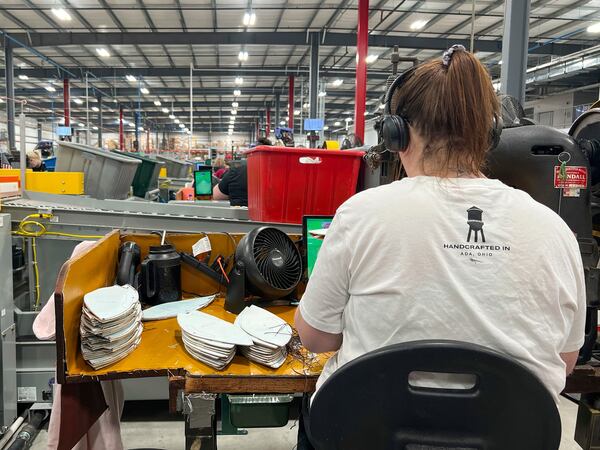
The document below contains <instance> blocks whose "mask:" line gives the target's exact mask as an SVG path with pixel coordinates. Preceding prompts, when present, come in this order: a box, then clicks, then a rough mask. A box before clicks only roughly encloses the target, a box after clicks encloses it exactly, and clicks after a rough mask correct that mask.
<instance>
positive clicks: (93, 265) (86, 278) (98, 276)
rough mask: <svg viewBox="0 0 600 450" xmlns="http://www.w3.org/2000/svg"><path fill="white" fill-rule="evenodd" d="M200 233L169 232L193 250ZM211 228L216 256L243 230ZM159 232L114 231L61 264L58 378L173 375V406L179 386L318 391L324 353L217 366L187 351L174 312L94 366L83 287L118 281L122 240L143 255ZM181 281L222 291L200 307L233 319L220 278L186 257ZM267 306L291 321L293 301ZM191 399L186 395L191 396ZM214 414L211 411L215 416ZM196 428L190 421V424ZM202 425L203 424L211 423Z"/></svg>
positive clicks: (191, 287) (199, 290) (200, 291)
mask: <svg viewBox="0 0 600 450" xmlns="http://www.w3.org/2000/svg"><path fill="white" fill-rule="evenodd" d="M203 236H206V234H198V235H168V236H167V240H168V242H169V243H171V244H173V245H174V246H175V247H176V248H177V250H179V251H182V250H183V251H187V252H190V249H191V247H192V244H194V243H195V242H196V241H197V240H198V239H200V238H201V237H203ZM208 236H209V239H210V241H211V246H212V257H211V259H212V258H214V257H215V256H216V255H222V256H224V257H227V256H229V255H231V254H232V253H233V252H234V251H235V246H236V244H237V242H238V241H239V239H240V238H241V235H229V234H225V233H210V234H208ZM159 239H160V238H159V237H158V236H156V235H121V234H120V233H119V232H118V231H115V232H112V233H110V234H108V235H107V236H106V237H105V238H103V239H101V240H100V241H98V242H97V243H96V244H95V245H94V246H93V247H91V248H90V249H89V250H87V251H86V252H84V253H82V254H80V255H79V256H77V257H75V258H72V259H70V260H69V261H67V262H66V263H65V264H64V266H63V267H62V269H61V271H60V274H59V277H58V281H57V285H56V293H55V307H56V328H57V330H56V344H57V346H56V347H57V379H58V382H59V383H61V384H66V385H70V384H74V383H85V382H92V381H98V380H111V379H124V378H136V377H149V376H169V380H170V393H171V395H170V397H171V408H172V409H173V408H174V406H175V404H176V397H177V395H178V393H179V392H180V391H183V392H184V394H186V395H188V396H194V395H195V394H198V395H199V397H198V398H192V400H193V401H196V402H202V401H205V400H206V397H205V394H206V393H210V394H213V397H211V398H210V399H209V400H208V401H209V402H210V401H212V402H213V403H214V394H223V393H262V394H265V393H273V394H275V393H277V394H283V393H303V392H312V391H314V388H315V382H316V379H317V378H318V375H319V374H320V372H321V369H322V366H323V363H324V362H325V360H326V358H325V357H323V356H321V357H320V358H317V359H313V360H310V362H307V360H306V358H298V357H292V356H291V355H290V356H288V359H287V361H286V362H285V363H284V364H283V366H281V367H280V368H279V369H270V368H267V367H265V366H262V365H260V364H256V363H253V362H250V361H248V360H247V359H246V358H245V357H243V356H239V355H238V356H236V357H235V358H234V359H233V361H232V363H231V364H229V365H228V366H227V367H226V368H225V369H224V370H221V371H217V370H215V369H213V368H211V367H209V366H207V365H205V364H203V363H201V362H199V361H197V360H195V359H194V358H192V357H191V356H190V355H189V354H188V353H187V352H186V351H185V348H184V346H183V343H182V340H181V332H180V330H179V326H178V324H177V320H176V319H175V318H173V319H166V320H159V321H151V322H145V323H144V331H143V333H142V339H141V343H140V345H139V346H138V348H136V349H135V350H134V351H133V352H132V353H131V354H130V355H128V356H127V357H126V358H124V359H123V360H121V361H118V362H117V363H115V364H113V365H111V366H109V367H106V368H104V369H101V370H94V369H93V368H92V367H91V366H89V365H88V364H87V363H86V362H85V360H84V359H83V357H82V355H81V351H80V337H79V323H80V317H81V308H82V304H83V296H84V294H86V293H88V292H91V291H93V290H95V289H98V288H100V287H104V286H110V285H112V284H114V280H115V275H116V268H117V255H118V249H119V246H120V245H121V243H122V242H124V241H126V240H132V241H135V242H136V243H137V244H138V245H139V246H140V249H141V252H142V259H143V258H144V257H145V256H146V255H147V253H148V248H149V246H150V245H158V244H159ZM182 289H183V291H184V293H185V294H186V296H188V297H189V296H196V295H211V294H215V293H218V294H220V297H219V298H218V299H216V300H215V302H213V303H212V304H211V305H210V306H208V307H206V308H204V309H203V310H202V311H203V312H206V313H208V314H212V315H214V316H216V317H219V318H222V319H224V320H227V321H229V322H233V321H234V320H235V317H236V316H235V315H234V314H231V313H229V312H227V311H225V309H224V307H223V305H224V300H223V297H222V295H223V292H219V285H218V284H217V283H216V282H215V281H213V280H212V279H210V278H208V277H206V276H204V275H202V274H200V273H198V272H197V271H195V270H193V269H191V268H189V267H188V266H186V265H185V264H183V265H182ZM267 309H269V310H270V311H271V312H273V313H275V314H277V315H278V316H280V317H282V318H283V319H284V320H286V321H287V322H288V323H290V324H292V323H293V316H294V311H295V308H294V307H290V306H274V307H269V308H267ZM200 397H201V398H200ZM192 400H190V399H189V398H188V402H190V401H192ZM196 409H197V410H198V409H200V408H199V407H196ZM213 412H214V411H213ZM196 422H198V420H196ZM213 422H214V415H213V420H212V422H211V423H213ZM192 428H193V427H191V428H190V427H186V430H188V429H189V430H191V429H192ZM208 428H210V429H211V430H212V431H210V432H209V433H208V434H209V436H208V437H207V436H204V435H202V436H198V435H194V437H192V439H191V440H193V439H207V441H206V442H213V441H215V442H216V438H215V435H214V426H212V427H208ZM202 429H203V430H206V427H202ZM189 430H188V431H189ZM190 434H192V435H193V434H194V433H191V432H190ZM202 448H204V447H202Z"/></svg>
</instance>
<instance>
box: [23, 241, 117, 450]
mask: <svg viewBox="0 0 600 450" xmlns="http://www.w3.org/2000/svg"><path fill="white" fill-rule="evenodd" d="M94 244H95V242H94V241H84V242H82V243H80V244H79V245H77V246H76V247H75V248H74V249H73V253H72V254H71V257H73V256H77V255H79V254H81V253H83V252H84V251H85V250H87V249H88V248H90V247H91V246H93V245H94ZM33 332H34V333H35V335H36V337H37V338H38V339H40V340H44V341H45V340H51V339H54V338H55V336H56V317H55V314H54V294H52V295H51V296H50V298H49V299H48V302H47V303H46V304H45V305H44V307H43V308H42V310H41V311H40V313H39V314H38V316H37V317H36V319H35V321H34V322H33ZM100 385H101V386H102V392H104V399H105V401H106V404H107V405H108V409H107V410H106V411H105V412H104V413H103V414H102V415H101V416H100V418H99V419H98V420H97V421H96V423H95V424H94V425H93V426H92V427H91V428H90V430H89V431H88V433H87V434H86V435H85V436H84V437H83V438H81V440H80V441H79V442H78V443H77V445H75V447H73V450H109V449H110V450H123V442H122V441H121V425H120V421H121V413H122V412H123V404H124V403H125V400H124V396H123V386H122V384H121V382H120V381H119V380H115V381H102V382H100ZM53 397H54V401H53V403H52V414H51V415H50V423H49V425H48V450H55V449H56V448H58V438H59V434H60V418H61V405H60V404H61V385H60V384H56V385H54V396H53Z"/></svg>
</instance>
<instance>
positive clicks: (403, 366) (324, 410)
mask: <svg viewBox="0 0 600 450" xmlns="http://www.w3.org/2000/svg"><path fill="white" fill-rule="evenodd" d="M414 372H434V373H446V374H469V375H474V377H472V379H474V380H475V382H474V385H473V386H472V387H470V388H467V389H456V388H454V389H448V388H441V389H438V388H423V387H416V386H414V383H413V382H412V381H411V382H409V376H410V375H411V374H412V373H414ZM309 431H310V435H311V440H312V441H313V445H314V446H315V447H316V448H317V449H319V450H325V449H327V450H333V449H344V450H355V449H356V450H358V449H361V450H365V449H367V450H384V449H385V450H387V449H389V450H430V449H431V450H434V449H435V450H442V449H443V450H455V449H456V450H471V449H478V450H479V449H482V450H483V449H485V450H557V449H558V447H559V445H560V436H561V424H560V416H559V413H558V410H557V407H556V404H555V402H554V400H553V398H552V396H551V394H550V392H549V391H548V390H547V389H546V387H545V386H544V385H543V384H542V383H541V381H540V380H539V379H538V378H537V377H536V376H535V375H534V374H532V373H531V372H530V371H529V370H528V369H527V368H526V367H525V366H523V365H522V364H520V363H519V362H517V361H515V360H513V359H512V358H510V357H508V356H506V355H503V354H501V353H498V352H497V351H494V350H491V349H488V348H485V347H482V346H479V345H474V344H468V343H464V342H457V341H417V342H407V343H402V344H396V345H391V346H389V347H384V348H381V349H378V350H375V351H373V352H371V353H367V354H365V355H363V356H361V357H359V358H357V359H355V360H353V361H351V362H350V363H348V364H346V365H344V366H342V367H341V368H340V369H339V370H337V371H336V372H335V373H334V374H333V375H332V376H331V377H330V378H329V379H328V380H327V381H325V383H323V386H321V388H320V389H319V391H317V393H316V394H315V396H314V398H313V401H312V406H311V408H310V430H309Z"/></svg>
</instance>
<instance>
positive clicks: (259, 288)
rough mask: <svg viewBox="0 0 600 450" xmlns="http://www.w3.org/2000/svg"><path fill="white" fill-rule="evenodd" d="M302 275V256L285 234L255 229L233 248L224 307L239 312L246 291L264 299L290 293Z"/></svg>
mask: <svg viewBox="0 0 600 450" xmlns="http://www.w3.org/2000/svg"><path fill="white" fill-rule="evenodd" d="M301 277H302V258H301V257H300V252H299V251H298V248H297V247H296V245H295V244H294V242H293V241H292V240H291V239H290V238H289V237H288V235H287V234H285V233H284V232H283V231H281V230H278V229H277V228H273V227H260V228H255V229H254V230H252V231H250V232H249V233H248V234H247V235H246V236H244V237H243V238H242V240H241V241H240V242H239V244H238V246H237V248H236V251H235V263H234V266H233V269H232V270H231V272H230V273H229V285H228V288H227V297H226V299H225V309H226V310H227V311H229V312H232V313H234V314H238V313H240V312H241V311H242V310H243V309H244V307H245V306H246V305H245V302H244V298H245V297H246V293H250V294H253V295H256V296H258V297H260V298H261V299H264V300H278V299H281V298H283V297H285V296H287V295H289V294H290V293H292V291H293V290H294V289H295V288H296V286H298V283H299V282H300V279H301Z"/></svg>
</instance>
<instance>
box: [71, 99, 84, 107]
mask: <svg viewBox="0 0 600 450" xmlns="http://www.w3.org/2000/svg"><path fill="white" fill-rule="evenodd" d="M73 103H77V104H78V105H83V100H81V99H80V98H74V99H73Z"/></svg>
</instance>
